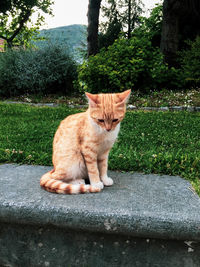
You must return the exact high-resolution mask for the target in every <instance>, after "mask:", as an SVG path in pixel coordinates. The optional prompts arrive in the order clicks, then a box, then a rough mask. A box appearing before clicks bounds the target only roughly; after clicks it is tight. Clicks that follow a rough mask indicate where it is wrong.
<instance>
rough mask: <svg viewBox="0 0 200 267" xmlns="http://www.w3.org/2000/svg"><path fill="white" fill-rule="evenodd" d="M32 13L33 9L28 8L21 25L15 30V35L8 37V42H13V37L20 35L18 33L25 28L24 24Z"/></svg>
mask: <svg viewBox="0 0 200 267" xmlns="http://www.w3.org/2000/svg"><path fill="white" fill-rule="evenodd" d="M30 15H31V10H28V11H27V13H26V14H25V16H24V18H23V19H22V20H21V21H20V23H19V27H18V28H17V29H16V30H15V32H14V33H13V35H12V36H11V37H10V38H7V42H9V43H11V42H12V41H13V39H14V38H15V37H16V36H17V35H18V33H19V32H20V31H21V29H22V28H23V26H24V24H25V23H26V22H27V21H28V19H29V17H30Z"/></svg>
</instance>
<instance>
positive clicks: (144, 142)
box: [0, 102, 200, 195]
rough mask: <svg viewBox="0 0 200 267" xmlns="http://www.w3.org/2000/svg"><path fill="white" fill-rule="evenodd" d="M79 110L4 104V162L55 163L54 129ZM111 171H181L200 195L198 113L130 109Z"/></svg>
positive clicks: (0, 148)
mask: <svg viewBox="0 0 200 267" xmlns="http://www.w3.org/2000/svg"><path fill="white" fill-rule="evenodd" d="M76 112H80V110H77V109H69V108H68V107H66V106H64V105H63V106H59V107H56V108H49V107H32V106H28V105H20V104H10V105H8V104H4V103H1V102H0V163H5V162H15V163H26V164H39V165H51V154H52V140H53V136H54V133H55V131H56V129H57V127H58V125H59V123H60V121H61V120H62V119H63V118H65V117H66V116H67V115H69V114H72V113H76ZM109 169H112V170H121V171H139V172H145V173H162V174H170V175H180V176H181V177H184V178H186V179H189V180H190V181H191V182H192V184H193V186H194V188H195V190H196V191H197V192H198V194H199V195H200V113H189V112H143V111H134V112H133V111H129V112H127V114H126V118H125V119H124V121H123V123H122V125H121V131H120V134H119V138H118V141H117V142H116V144H115V145H114V147H113V149H112V150H111V153H110V158H109Z"/></svg>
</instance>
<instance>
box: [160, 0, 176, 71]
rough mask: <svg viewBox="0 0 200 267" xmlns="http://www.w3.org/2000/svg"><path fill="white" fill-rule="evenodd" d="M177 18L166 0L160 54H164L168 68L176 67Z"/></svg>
mask: <svg viewBox="0 0 200 267" xmlns="http://www.w3.org/2000/svg"><path fill="white" fill-rule="evenodd" d="M178 34H179V17H178V16H177V15H176V14H175V13H174V12H172V11H171V10H170V7H169V2H168V0H164V3H163V25H162V34H161V44H160V48H161V52H162V53H163V54H164V57H165V62H166V63H168V64H169V66H170V67H171V66H175V65H176V53H177V51H178V43H179V36H178Z"/></svg>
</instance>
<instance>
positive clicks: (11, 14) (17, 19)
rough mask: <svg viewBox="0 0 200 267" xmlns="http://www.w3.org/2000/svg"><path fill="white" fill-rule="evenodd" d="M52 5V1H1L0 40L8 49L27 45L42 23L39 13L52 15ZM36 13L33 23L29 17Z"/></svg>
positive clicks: (42, 18) (42, 19)
mask: <svg viewBox="0 0 200 267" xmlns="http://www.w3.org/2000/svg"><path fill="white" fill-rule="evenodd" d="M52 4H53V0H44V1H43V0H20V1H18V0H13V1H6V0H3V2H2V3H1V5H0V38H2V39H4V40H5V41H6V42H7V46H8V47H12V46H13V45H27V44H28V42H29V41H30V39H31V38H32V37H33V36H34V35H36V34H37V30H38V29H39V26H40V25H41V24H42V23H43V21H44V17H43V16H42V15H41V12H44V13H47V14H52V10H51V5H52ZM36 11H37V12H38V15H37V18H36V22H35V23H33V21H32V18H31V15H32V14H33V13H34V12H36Z"/></svg>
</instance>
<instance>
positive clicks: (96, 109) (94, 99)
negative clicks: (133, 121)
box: [85, 90, 131, 132]
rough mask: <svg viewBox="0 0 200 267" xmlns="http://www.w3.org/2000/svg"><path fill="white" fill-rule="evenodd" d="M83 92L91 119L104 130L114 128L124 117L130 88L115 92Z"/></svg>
mask: <svg viewBox="0 0 200 267" xmlns="http://www.w3.org/2000/svg"><path fill="white" fill-rule="evenodd" d="M85 94H86V96H87V98H88V100H89V114H90V118H91V119H92V121H93V122H94V123H95V124H97V125H99V126H100V127H101V128H102V129H103V130H105V131H108V132H109V131H112V130H114V129H115V127H116V126H117V125H118V124H119V123H120V122H121V121H122V120H123V118H124V115H125V112H126V103H127V101H128V99H129V96H130V94H131V90H127V91H124V92H122V93H116V94H95V95H94V94H90V93H85Z"/></svg>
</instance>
